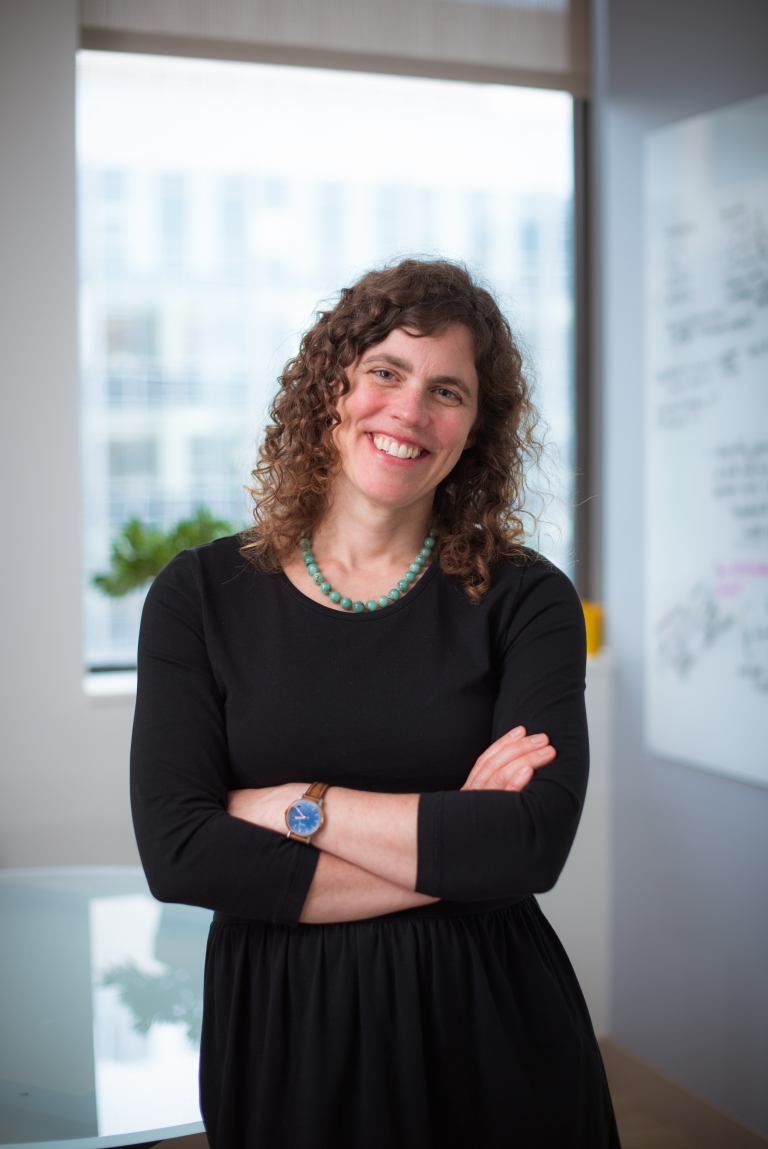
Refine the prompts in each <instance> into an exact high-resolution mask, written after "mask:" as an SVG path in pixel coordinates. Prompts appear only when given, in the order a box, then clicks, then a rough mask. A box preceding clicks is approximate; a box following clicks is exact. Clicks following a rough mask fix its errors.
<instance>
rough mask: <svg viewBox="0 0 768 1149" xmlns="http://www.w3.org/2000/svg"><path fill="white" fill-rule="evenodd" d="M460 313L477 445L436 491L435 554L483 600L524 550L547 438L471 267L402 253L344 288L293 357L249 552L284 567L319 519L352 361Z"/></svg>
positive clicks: (508, 340) (506, 332) (501, 325)
mask: <svg viewBox="0 0 768 1149" xmlns="http://www.w3.org/2000/svg"><path fill="white" fill-rule="evenodd" d="M455 323H460V324H463V325H464V326H465V327H466V328H468V329H469V331H470V332H471V334H472V338H473V342H474V350H475V367H476V370H477V375H478V379H479V384H480V387H479V396H478V417H477V423H476V425H475V428H474V440H473V443H472V446H471V447H469V448H467V449H466V450H465V451H464V452H463V453H462V455H461V457H460V459H459V460H458V462H457V463H456V465H455V466H454V468H453V470H452V471H451V472H450V474H449V475H447V476H446V477H445V478H444V479H443V480H442V482H441V483H440V484H439V485H438V487H437V489H436V491H435V502H434V511H433V520H432V521H433V524H434V526H435V527H437V529H438V545H437V548H436V551H437V559H438V561H439V564H440V567H441V569H442V570H443V571H444V572H445V573H446V574H449V575H453V576H454V577H455V578H456V579H458V581H459V582H460V583H461V584H462V586H463V587H464V589H465V591H466V593H467V595H468V596H469V598H470V599H471V600H472V601H473V602H480V601H482V599H483V597H484V596H485V594H486V593H487V592H488V589H489V587H490V584H491V571H492V569H493V567H494V566H495V565H496V564H497V563H498V562H499V561H500V560H501V558H502V556H505V555H506V556H520V557H522V556H523V554H524V551H523V537H524V526H523V502H524V496H525V493H526V472H527V470H528V467H529V465H530V464H531V463H533V462H536V461H538V459H539V456H540V453H541V447H540V445H539V443H538V442H537V440H536V438H535V437H534V426H535V423H536V419H537V416H536V411H535V409H534V407H533V404H532V402H531V397H530V389H529V387H528V384H527V381H526V379H525V377H524V375H523V363H522V356H521V354H520V351H519V349H518V347H517V345H516V343H515V341H514V339H513V337H512V332H511V330H510V327H509V324H508V323H507V321H506V319H505V318H504V316H503V315H502V314H501V311H500V310H499V308H498V306H497V304H496V302H495V300H494V299H493V297H492V296H491V295H490V293H489V292H488V291H486V290H485V289H484V288H482V287H479V286H478V285H477V284H476V283H475V282H474V281H473V280H472V278H471V276H470V275H469V273H468V272H467V270H466V269H465V268H464V267H462V266H460V265H458V264H456V263H452V262H449V261H448V260H432V261H424V260H416V259H406V260H403V261H402V262H401V263H398V264H397V265H396V266H394V267H389V268H385V269H384V270H382V271H370V272H368V273H367V274H366V275H364V276H363V277H362V279H360V280H358V282H357V283H356V284H355V285H354V286H353V287H346V288H344V289H343V290H342V292H341V294H340V296H339V301H338V303H337V304H336V306H335V307H333V308H332V310H330V311H322V312H319V313H318V318H317V322H316V323H315V324H314V326H313V327H311V328H310V330H309V331H308V332H307V333H306V335H305V336H304V338H303V339H302V341H301V346H300V348H299V353H298V355H297V356H296V357H295V358H294V359H291V360H289V362H288V363H287V364H286V366H285V369H284V371H283V374H282V375H281V376H280V381H279V382H280V389H279V391H278V393H277V395H276V397H275V400H274V402H273V403H272V407H271V410H270V415H271V423H270V425H269V426H268V427H267V431H266V434H265V436H264V440H263V442H262V444H261V447H260V450H259V458H258V462H257V463H256V466H255V468H254V470H253V471H252V478H253V484H252V486H250V487H249V488H248V490H249V491H250V493H251V495H252V496H253V500H254V510H253V517H254V523H253V526H251V527H249V528H248V529H246V530H245V531H244V532H243V535H242V553H243V555H244V556H245V557H247V558H249V559H251V560H252V561H254V562H255V563H256V564H257V565H258V566H259V567H260V568H261V569H262V570H277V569H279V567H280V563H281V559H282V558H284V556H285V555H286V554H288V553H289V552H290V550H291V549H293V548H294V547H295V546H296V545H297V544H298V541H299V539H300V538H301V537H302V535H305V534H309V533H310V532H311V531H312V530H313V528H314V527H316V526H317V525H318V523H319V522H320V521H321V520H322V518H323V515H324V514H325V511H326V508H327V506H328V498H329V494H330V491H331V488H332V486H333V482H334V479H335V477H336V475H337V473H338V469H339V466H340V459H339V454H338V451H337V449H336V446H335V444H334V440H333V430H334V427H335V426H336V425H337V424H338V423H339V422H340V417H339V415H338V413H337V408H336V404H337V400H338V398H339V396H340V395H342V394H345V393H346V392H347V391H348V390H349V380H348V378H347V374H346V370H345V369H346V368H347V367H349V366H350V365H351V364H352V363H354V362H355V360H356V359H357V358H358V357H359V356H360V355H361V354H363V352H365V351H366V350H367V349H368V348H369V347H373V346H375V345H376V344H378V343H381V342H382V341H383V340H384V339H386V338H387V336H388V335H389V334H390V332H392V331H394V330H395V329H396V328H400V327H408V328H412V329H413V330H416V331H418V332H420V333H421V334H423V335H433V334H437V333H440V332H442V331H444V330H445V329H446V328H447V327H449V326H450V325H452V324H455Z"/></svg>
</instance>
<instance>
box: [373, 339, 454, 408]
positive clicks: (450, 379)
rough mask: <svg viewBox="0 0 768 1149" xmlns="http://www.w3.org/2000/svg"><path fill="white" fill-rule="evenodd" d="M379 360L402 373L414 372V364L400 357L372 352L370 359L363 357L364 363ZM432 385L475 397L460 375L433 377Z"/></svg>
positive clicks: (431, 377)
mask: <svg viewBox="0 0 768 1149" xmlns="http://www.w3.org/2000/svg"><path fill="white" fill-rule="evenodd" d="M376 359H379V360H380V361H381V362H382V363H388V364H389V365H390V366H391V367H399V368H400V370H401V371H413V364H412V363H410V362H409V361H408V360H407V359H401V358H400V357H399V356H398V355H386V354H384V355H382V354H381V353H379V354H376V352H375V351H374V352H372V353H371V355H370V357H369V356H367V355H365V356H363V362H365V363H367V362H369V361H372V360H376ZM429 382H430V383H439V384H441V385H442V386H450V387H455V388H456V390H457V391H461V392H462V393H463V394H464V395H465V396H466V397H467V399H472V398H473V395H472V392H471V390H470V389H469V387H468V386H467V384H466V383H465V382H464V380H463V379H460V378H459V376H458V375H432V376H430V379H429Z"/></svg>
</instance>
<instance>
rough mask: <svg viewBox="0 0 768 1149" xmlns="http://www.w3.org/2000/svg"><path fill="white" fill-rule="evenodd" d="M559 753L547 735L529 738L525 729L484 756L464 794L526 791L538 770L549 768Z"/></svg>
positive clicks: (505, 738)
mask: <svg viewBox="0 0 768 1149" xmlns="http://www.w3.org/2000/svg"><path fill="white" fill-rule="evenodd" d="M556 755H557V751H556V750H555V749H554V747H553V746H550V745H549V738H548V737H547V735H546V734H533V735H531V736H530V737H529V736H527V734H526V730H525V727H524V726H516V727H515V729H514V730H510V731H509V733H508V734H504V735H502V737H501V738H499V739H498V741H496V742H494V743H492V745H490V746H489V747H488V749H487V750H486V751H485V752H484V753H483V754H481V755H480V757H479V758H478V760H477V762H475V764H474V766H473V767H472V769H471V770H470V772H469V777H468V778H467V780H466V782H465V783H464V785H463V786H462V790H508V791H513V792H519V791H520V790H523V789H524V788H525V787H526V786H527V785H528V783H529V782H530V780H531V778H533V772H534V770H538V769H539V768H540V767H541V766H547V765H549V763H550V762H552V761H553V760H554V758H555V757H556Z"/></svg>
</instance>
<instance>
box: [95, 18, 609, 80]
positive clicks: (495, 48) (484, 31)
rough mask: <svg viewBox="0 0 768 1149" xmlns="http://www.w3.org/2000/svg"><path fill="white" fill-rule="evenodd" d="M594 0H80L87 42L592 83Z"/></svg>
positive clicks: (223, 55)
mask: <svg viewBox="0 0 768 1149" xmlns="http://www.w3.org/2000/svg"><path fill="white" fill-rule="evenodd" d="M586 20H587V0H491V2H488V0H484V2H478V0H81V8H80V24H81V43H82V45H83V47H86V48H102V49H112V50H118V51H119V50H122V51H135V52H160V53H165V54H169V55H188V56H208V57H212V58H218V59H235V60H254V61H261V62H266V63H294V64H305V65H315V66H319V67H331V68H352V69H356V70H362V71H380V72H395V73H400V74H407V75H416V76H419V75H421V76H437V77H443V78H445V79H467V80H478V81H487V82H491V83H508V84H523V85H531V86H535V87H546V88H558V89H561V90H565V91H570V92H573V93H574V95H577V96H585V95H587V94H588V92H587V89H588V65H587V50H586V45H587V29H586Z"/></svg>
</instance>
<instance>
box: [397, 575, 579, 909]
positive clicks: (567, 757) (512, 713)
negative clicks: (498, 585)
mask: <svg viewBox="0 0 768 1149" xmlns="http://www.w3.org/2000/svg"><path fill="white" fill-rule="evenodd" d="M585 649H586V644H585V635H584V618H583V613H582V610H581V605H580V603H579V600H578V598H577V596H576V592H575V590H574V589H573V586H572V584H571V583H570V581H569V580H568V579H567V578H566V577H565V575H563V574H562V573H561V572H559V571H557V570H556V569H554V568H546V566H545V565H544V564H542V563H541V562H539V563H538V564H537V565H536V567H532V568H529V569H528V570H527V571H525V572H524V574H523V576H522V578H521V580H520V586H519V589H518V591H517V596H516V600H515V602H514V607H513V610H512V612H511V619H510V621H509V624H508V627H507V629H506V631H505V633H504V635H503V637H502V641H501V643H500V651H499V661H500V666H499V693H498V699H497V702H496V706H495V709H494V715H493V734H492V738H493V740H494V741H495V740H496V739H497V738H499V737H501V735H502V734H504V733H506V732H507V731H508V730H511V729H512V728H513V727H515V726H518V725H523V726H525V727H526V729H527V731H528V733H529V734H535V733H545V734H548V735H549V737H550V741H551V742H552V745H553V746H554V747H555V749H556V750H557V758H556V759H555V760H554V762H553V763H552V764H551V765H549V766H544V767H543V768H541V769H539V770H537V771H536V773H535V775H534V777H533V779H532V780H531V782H530V783H529V784H528V786H527V787H526V788H525V789H524V790H523V791H522V792H521V793H519V794H513V793H505V792H502V791H457V790H447V791H438V792H435V793H424V794H422V796H421V798H420V802H419V823H418V835H419V862H418V879H417V885H416V888H417V890H418V891H419V892H420V893H424V894H430V895H432V896H434V897H440V898H447V899H450V900H452V901H475V900H478V899H484V898H494V897H504V896H512V895H522V894H529V893H542V892H544V891H546V890H549V889H551V888H552V886H553V885H554V884H555V882H556V881H557V878H558V876H559V874H560V871H561V870H562V868H563V866H564V864H565V861H566V858H567V857H568V853H569V851H570V848H571V845H572V844H573V839H574V836H575V834H576V829H577V827H578V822H579V817H580V814H581V808H582V805H583V802H584V795H585V793H586V786H587V775H588V768H589V744H588V735H587V722H586V711H585V705H584V687H585Z"/></svg>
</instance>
